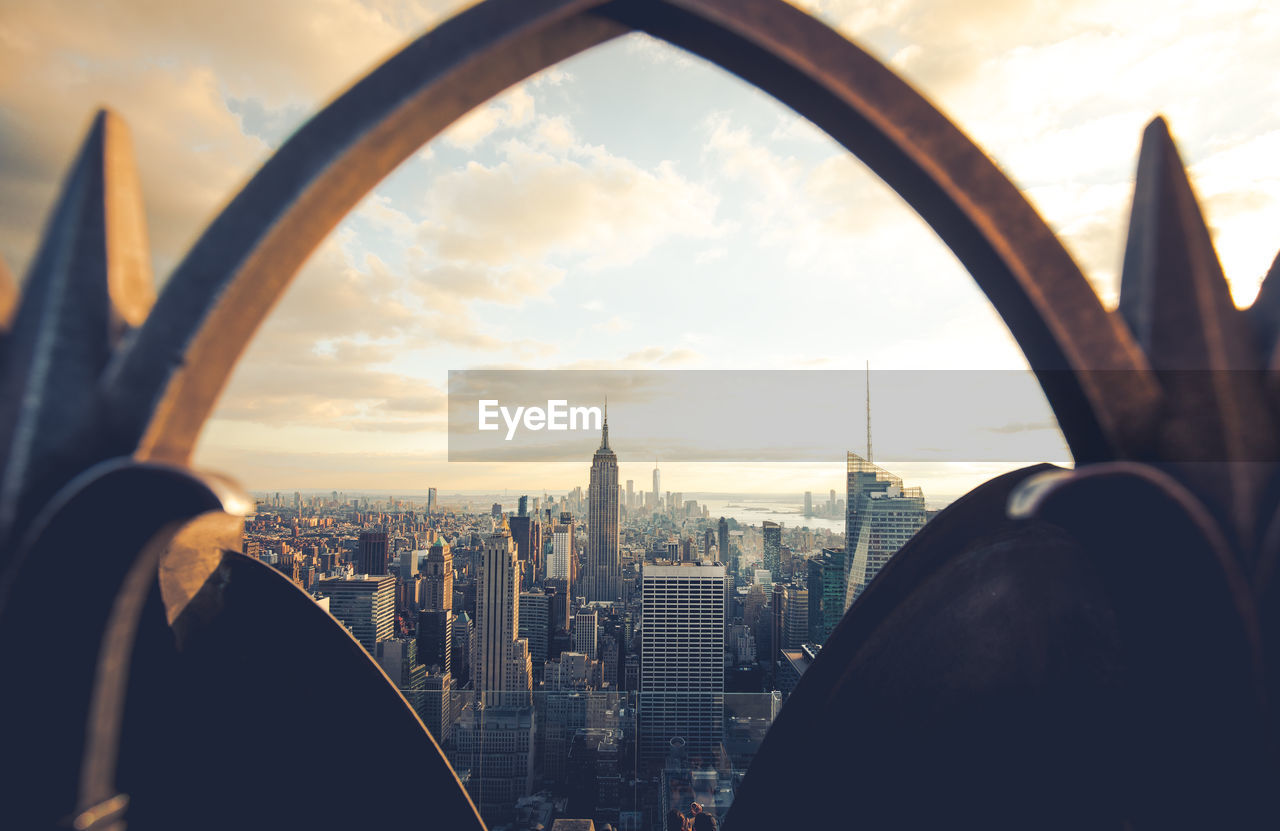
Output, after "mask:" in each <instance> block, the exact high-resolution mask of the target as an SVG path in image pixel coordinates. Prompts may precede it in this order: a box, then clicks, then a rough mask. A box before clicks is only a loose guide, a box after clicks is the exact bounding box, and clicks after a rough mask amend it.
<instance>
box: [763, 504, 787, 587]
mask: <svg viewBox="0 0 1280 831" xmlns="http://www.w3.org/2000/svg"><path fill="white" fill-rule="evenodd" d="M760 532H761V534H762V535H763V536H764V562H763V564H762V565H763V566H764V567H765V568H767V569H768V570H769V574H770V575H772V577H773V579H774V580H777V579H778V578H779V577H780V576H781V572H782V526H781V525H779V524H778V523H776V522H770V521H769V520H767V519H766V520H765V521H764V522H763V523H761V526H760Z"/></svg>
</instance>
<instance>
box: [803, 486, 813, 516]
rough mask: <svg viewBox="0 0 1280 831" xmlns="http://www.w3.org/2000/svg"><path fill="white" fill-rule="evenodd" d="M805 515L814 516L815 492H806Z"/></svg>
mask: <svg viewBox="0 0 1280 831" xmlns="http://www.w3.org/2000/svg"><path fill="white" fill-rule="evenodd" d="M804 515H805V516H813V491H805V492H804Z"/></svg>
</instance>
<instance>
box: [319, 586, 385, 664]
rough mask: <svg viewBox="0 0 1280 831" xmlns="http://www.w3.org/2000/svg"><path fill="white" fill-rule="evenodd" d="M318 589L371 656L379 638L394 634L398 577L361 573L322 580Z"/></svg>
mask: <svg viewBox="0 0 1280 831" xmlns="http://www.w3.org/2000/svg"><path fill="white" fill-rule="evenodd" d="M319 589H320V592H321V593H322V594H324V595H327V596H328V598H329V614H331V615H333V616H334V617H335V618H337V619H338V620H340V621H342V623H343V625H345V626H346V627H347V628H348V629H350V630H351V634H352V635H354V636H355V639H356V640H358V641H360V645H361V646H363V647H364V648H365V650H366V651H368V653H369V654H370V655H373V654H375V652H376V649H377V643H378V641H381V640H386V639H387V638H390V637H391V636H392V635H394V634H395V608H396V578H394V577H392V576H390V575H368V574H358V575H356V576H355V577H352V578H349V579H346V578H335V579H332V580H321V581H320V582H319Z"/></svg>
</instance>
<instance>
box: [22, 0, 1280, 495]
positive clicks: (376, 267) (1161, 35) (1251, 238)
mask: <svg viewBox="0 0 1280 831" xmlns="http://www.w3.org/2000/svg"><path fill="white" fill-rule="evenodd" d="M458 5H460V4H457V3H453V2H448V0H419V1H418V2H395V1H394V0H307V2H303V0H273V2H269V3H264V2H244V0H222V1H221V2H205V0H198V1H197V2H188V3H185V4H176V3H165V2H157V1H156V0H132V1H131V2H129V1H127V0H126V1H122V2H106V1H104V2H95V3H82V2H70V0H65V1H64V0H50V2H44V3H30V2H21V0H0V256H2V257H3V259H4V260H5V262H7V263H8V265H9V267H10V269H11V270H13V271H14V272H15V273H17V274H22V273H23V272H24V271H25V269H26V266H27V263H28V260H29V258H30V257H31V255H32V252H33V251H34V248H35V245H36V240H37V238H38V235H39V232H40V227H41V225H42V223H43V220H44V216H45V215H46V213H47V211H48V209H49V207H50V205H51V202H52V200H53V198H54V194H55V190H56V187H57V183H58V181H59V179H60V177H61V174H62V172H63V170H64V168H65V166H66V165H67V163H68V161H69V160H70V158H71V156H72V154H73V153H74V150H75V147H76V145H77V143H78V142H79V140H80V138H81V136H82V134H83V131H84V129H85V127H86V125H87V122H88V119H89V117H90V115H91V113H92V112H93V110H94V108H95V107H96V106H98V105H102V104H105V105H108V106H110V107H112V108H114V109H115V110H117V111H118V112H119V113H120V114H121V115H123V116H124V118H125V119H126V121H127V122H128V124H129V125H130V127H131V129H132V132H133V138H134V142H135V145H136V148H137V153H138V157H139V161H140V166H141V175H142V182H143V188H144V192H145V197H146V201H147V211H148V219H149V222H150V234H151V242H152V248H153V258H154V263H155V270H156V274H157V276H158V279H160V280H163V279H164V277H165V275H167V273H168V272H169V270H170V269H171V268H172V267H173V265H174V264H175V263H176V262H177V260H178V259H179V258H180V256H181V255H182V253H183V252H184V251H185V250H186V249H187V247H188V246H189V245H190V244H191V242H192V241H193V240H194V239H195V237H196V235H197V234H198V233H199V232H200V231H201V229H202V228H203V227H204V226H205V224H206V223H207V222H208V221H209V220H210V219H211V218H212V217H213V216H214V214H215V213H216V212H217V210H219V209H220V207H221V206H222V205H223V204H224V203H225V202H226V201H227V200H228V199H229V198H230V196H231V195H232V194H234V193H235V192H236V191H237V190H238V188H239V187H240V186H241V185H242V184H243V183H244V182H245V181H246V180H247V178H248V177H249V176H250V175H251V174H252V172H253V171H254V170H255V169H256V168H257V166H258V165H260V164H261V163H262V162H263V161H264V160H265V159H266V158H267V157H268V156H269V155H270V154H271V152H272V151H273V150H274V149H275V148H276V147H278V146H279V144H280V143H281V141H282V140H283V139H285V138H286V137H287V136H288V135H289V134H290V133H291V132H292V131H293V130H294V129H296V128H297V127H298V126H299V125H300V124H301V123H303V122H304V121H305V120H306V118H307V117H308V116H309V115H310V114H312V113H314V112H315V111H316V110H317V109H318V108H320V107H321V106H323V105H324V103H326V102H327V101H328V100H330V99H331V98H332V97H333V96H334V95H336V94H337V93H338V92H340V91H341V90H342V89H343V88H345V87H346V86H347V85H349V84H350V83H351V82H352V81H353V80H354V79H356V78H357V77H359V76H360V75H362V74H364V73H365V72H366V71H368V70H369V69H370V68H372V67H373V66H374V65H376V64H377V63H378V62H380V61H381V60H382V59H384V58H385V57H386V56H387V55H389V54H390V53H391V52H393V51H394V50H395V49H397V48H398V47H399V46H401V45H403V44H404V43H406V42H407V41H408V40H409V39H410V38H412V37H414V36H416V35H417V34H420V33H421V32H423V31H425V30H426V29H427V28H429V27H430V26H432V25H434V24H435V23H437V22H439V21H440V20H441V19H443V18H444V17H445V16H447V15H448V14H449V13H450V12H451V11H452V10H453V9H454V8H455V7H457V6H458ZM804 5H806V6H807V7H808V8H810V10H811V11H813V12H814V13H815V14H817V15H819V16H821V17H822V18H823V19H824V20H826V21H827V22H829V23H831V24H832V25H834V26H836V27H837V28H839V29H840V30H841V31H842V32H843V33H845V34H846V35H848V36H849V37H851V38H853V39H854V40H856V41H858V42H859V43H860V44H861V45H863V46H864V47H865V48H867V49H868V50H869V51H871V52H872V54H874V55H876V56H877V57H879V58H880V59H882V60H884V61H886V62H888V63H890V64H891V65H892V66H893V67H894V68H895V69H896V70H898V71H899V72H900V73H901V74H902V75H903V76H905V77H906V78H907V79H908V80H909V81H910V82H911V83H912V84H914V85H915V86H916V87H917V88H918V89H920V90H921V91H922V92H923V93H924V94H925V95H926V96H927V97H929V98H930V99H931V100H933V101H934V102H935V103H936V104H938V105H939V106H940V107H941V108H942V110H943V111H944V112H946V113H947V114H948V115H950V116H951V117H952V118H953V119H954V120H955V121H956V122H957V123H959V124H960V125H961V126H962V128H963V129H965V130H966V131H967V132H968V133H969V134H970V135H971V136H973V137H974V138H975V139H976V140H977V142H978V143H979V144H980V145H981V146H982V147H984V148H985V149H986V150H987V152H988V153H989V154H990V155H991V156H993V157H994V158H995V159H996V160H997V162H998V163H999V164H1000V165H1001V166H1002V167H1003V168H1004V170H1005V171H1006V172H1007V173H1008V174H1009V175H1010V176H1011V178H1012V179H1013V180H1014V181H1015V182H1016V183H1017V184H1018V185H1019V187H1021V188H1022V189H1024V191H1025V192H1026V193H1027V195H1028V196H1029V197H1030V198H1031V200H1032V201H1033V203H1034V204H1036V205H1037V207H1038V208H1039V209H1040V210H1041V212H1042V213H1043V215H1044V216H1045V217H1046V219H1047V220H1048V221H1049V223H1050V224H1051V225H1052V226H1053V227H1054V228H1055V229H1056V230H1057V231H1058V232H1059V234H1060V235H1061V236H1062V238H1063V239H1064V241H1065V242H1066V243H1067V245H1068V247H1069V248H1070V250H1071V251H1072V253H1073V254H1074V255H1075V257H1076V258H1077V260H1078V261H1079V262H1080V263H1081V265H1082V267H1083V268H1084V270H1085V272H1086V274H1088V275H1089V277H1090V279H1091V280H1092V281H1093V283H1094V285H1095V287H1096V289H1097V290H1098V292H1099V293H1100V295H1101V296H1102V297H1103V298H1104V300H1105V301H1106V302H1107V303H1108V304H1109V305H1110V304H1114V301H1115V297H1116V290H1117V278H1118V274H1117V272H1118V265H1119V262H1120V252H1121V244H1122V238H1123V230H1124V226H1125V219H1126V215H1127V211H1128V200H1129V198H1130V195H1131V189H1132V171H1133V168H1134V164H1135V160H1136V154H1137V146H1138V140H1139V136H1140V133H1141V130H1142V127H1143V125H1144V124H1145V123H1146V121H1147V120H1149V119H1150V118H1151V117H1152V116H1153V115H1155V114H1158V113H1159V114H1164V115H1165V116H1166V117H1168V119H1169V120H1170V124H1171V126H1172V129H1173V131H1174V134H1175V136H1176V138H1177V140H1178V141H1179V143H1180V147H1181V150H1182V152H1183V155H1184V158H1185V160H1186V161H1187V162H1188V164H1189V165H1190V167H1191V171H1192V175H1193V180H1194V184H1195V186H1196V188H1197V190H1198V192H1199V194H1200V197H1201V200H1202V202H1203V205H1204V208H1205V211H1206V213H1207V215H1208V218H1209V222H1210V224H1211V226H1212V229H1213V231H1214V235H1215V240H1216V243H1217V245H1218V248H1219V253H1220V256H1221V258H1222V261H1223V265H1224V267H1225V269H1226V272H1227V275H1228V277H1229V278H1230V280H1231V281H1232V290H1233V292H1234V294H1235V297H1236V300H1237V302H1238V303H1241V304H1247V303H1248V302H1250V301H1251V300H1252V298H1253V296H1254V294H1255V292H1256V291H1257V287H1258V283H1259V281H1260V279H1261V277H1262V275H1263V274H1264V273H1265V271H1266V269H1267V267H1268V266H1269V264H1270V262H1271V259H1272V257H1273V256H1274V255H1275V250H1276V247H1277V246H1278V245H1280V108H1277V107H1276V106H1275V102H1276V101H1277V100H1280V59H1278V58H1276V57H1275V44H1276V43H1280V12H1277V11H1276V10H1275V7H1274V4H1266V3H1248V2H1233V0H1212V1H1210V0H1204V1H1203V2H1201V1H1200V0H1195V1H1192V0H1183V1H1182V2H1179V0H1172V2H1161V3H1157V2H1154V0H1150V1H1149V2H1092V1H1091V0H1083V1H1082V2H1061V3H1054V2H1047V1H1045V0H1041V1H1039V2H1026V1H1025V0H1016V1H1015V0H975V2H965V3H956V2H946V0H891V1H890V2H865V0H857V1H855V0H808V2H806V3H805V4H804ZM865 360H870V361H871V363H872V365H873V366H874V367H877V368H886V369H887V368H893V369H955V370H962V369H975V368H983V369H988V368H1019V367H1023V366H1025V363H1024V361H1023V359H1022V357H1021V354H1020V352H1019V351H1018V349H1017V347H1016V346H1015V345H1014V344H1013V342H1012V341H1011V339H1010V338H1009V336H1008V333H1007V331H1006V330H1005V328H1004V326H1003V324H1002V323H1001V322H1000V320H999V318H998V317H997V316H996V315H995V314H994V312H993V311H992V309H991V308H990V306H989V304H988V303H987V302H986V300H985V299H984V297H983V296H982V294H981V293H980V292H979V291H978V290H977V289H976V287H975V286H974V285H973V283H972V280H971V279H970V278H969V277H968V275H967V274H966V273H965V272H964V271H963V269H961V268H960V267H959V265H958V264H957V263H956V261H955V260H954V258H953V257H952V256H951V255H950V253H949V252H948V251H947V250H946V249H945V247H943V246H942V245H941V244H940V243H939V242H938V240H937V239H936V238H935V237H934V235H933V234H932V232H931V231H930V230H929V229H928V228H927V226H925V225H924V224H923V223H922V222H920V221H919V220H918V219H917V218H916V217H915V215H914V214H913V213H912V212H911V211H910V210H909V209H907V208H906V207H905V206H904V205H903V204H902V203H901V202H900V200H898V198H897V197H896V196H895V195H894V194H893V193H892V192H890V191H889V190H888V189H887V188H885V187H884V186H883V185H882V184H880V183H879V181H878V180H877V179H875V177H874V176H872V175H871V174H869V173H868V172H867V171H866V170H865V169H864V168H863V167H862V166H861V165H860V164H859V163H858V162H857V161H856V160H854V159H852V158H851V157H850V156H849V155H848V154H847V153H845V152H844V151H843V150H842V149H841V148H839V147H838V146H837V145H835V144H834V143H833V142H832V141H831V140H830V139H828V138H827V137H826V136H825V135H824V134H822V133H821V132H819V131H817V130H816V129H814V128H813V127H812V126H810V125H809V124H807V122H805V121H803V120H801V119H799V118H798V117H796V116H795V115H794V114H793V113H791V112H790V111H789V110H787V109H786V108H785V107H784V106H782V105H780V104H778V103H777V102H775V101H773V100H772V99H770V98H768V97H767V96H765V95H764V94H763V93H760V92H759V91H757V90H755V89H754V88H752V87H749V86H747V85H745V84H744V83H742V82H740V81H738V80H737V79H735V78H734V77H732V76H730V75H728V74H727V73H725V72H723V71H722V70H719V69H718V68H716V67H714V66H711V65H709V64H707V63H705V62H703V61H701V60H700V59H697V58H694V57H692V56H689V55H687V54H685V53H682V52H680V51H678V50H675V49H673V48H671V47H668V46H666V45H665V44H662V43H660V42H657V41H654V40H652V39H649V38H647V37H644V36H641V35H630V36H627V37H624V38H621V39H619V40H617V41H614V42H612V43H610V44H606V45H605V46H602V47H600V48H597V49H595V50H593V51H591V52H588V53H586V54H584V55H581V56H579V57H577V58H575V59H573V60H570V61H568V62H566V63H564V64H561V65H559V66H556V67H554V68H552V69H550V70H547V71H545V72H543V73H541V74H540V75H538V76H537V77H534V78H531V79H529V80H527V81H526V82H524V83H522V84H520V85H518V86H517V87H515V88H513V89H511V90H508V91H507V92H506V93H504V94H503V95H501V96H499V97H498V98H497V99H495V100H493V101H491V102H489V103H488V104H487V105H485V106H484V107H482V108H480V109H478V110H476V111H474V112H473V113H471V114H470V115H469V116H467V117H466V118H465V119H463V120H462V121H460V122H459V123H457V124H456V125H454V127H452V128H451V129H450V130H449V131H448V132H447V133H446V134H444V135H442V136H441V137H439V138H438V139H437V140H435V141H433V142H432V143H431V144H429V145H428V146H426V147H424V148H423V149H422V151H421V152H420V153H418V154H417V155H416V156H415V157H414V158H413V159H412V160H410V161H409V162H407V163H406V164H404V165H403V166H402V167H401V168H400V169H399V170H398V171H397V172H396V173H395V174H394V175H392V176H391V177H390V178H389V179H387V180H386V181H385V182H383V183H382V185H381V186H380V187H379V188H378V189H377V190H376V191H375V192H374V193H373V194H372V195H370V197H369V198H368V199H366V200H365V201H364V203H363V204H362V205H361V206H360V207H359V208H358V209H357V210H356V211H355V212H354V213H353V214H352V215H351V216H350V217H348V218H347V220H346V221H345V222H343V223H342V225H341V226H340V227H339V229H338V230H337V231H336V232H335V233H334V234H333V235H332V237H331V238H330V239H329V240H328V241H327V242H326V243H325V244H324V245H323V246H322V247H321V248H320V249H319V250H318V251H317V252H316V253H315V255H314V256H313V257H312V259H311V261H310V262H309V264H308V265H307V266H306V267H305V268H304V269H303V271H302V273H301V274H300V275H299V277H298V279H297V280H296V281H295V283H294V285H293V287H292V288H291V289H290V291H289V293H288V294H287V296H286V297H285V299H284V300H283V301H282V302H281V304H280V305H279V306H278V307H277V309H276V310H275V311H274V312H273V314H272V315H271V316H270V317H269V318H268V320H267V322H266V324H265V325H264V327H263V328H262V330H261V331H260V332H259V334H258V336H257V337H256V339H255V340H254V342H253V343H252V344H251V345H250V347H249V349H248V351H247V353H246V355H245V358H244V359H243V360H242V362H241V363H240V365H239V367H238V368H237V370H236V373H235V375H234V376H233V378H232V380H231V383H230V385H229V386H228V388H227V390H226V392H225V394H224V396H223V398H222V400H221V402H220V405H219V407H218V409H217V411H216V413H215V415H214V417H213V419H212V420H211V421H210V423H209V424H208V426H207V427H206V429H205V433H204V435H203V438H202V440H201V443H200V446H199V449H198V452H197V455H196V462H197V464H199V465H201V466H205V467H212V468H215V469H220V470H223V471H226V472H229V473H231V474H233V475H235V476H237V477H239V478H240V480H241V481H242V482H243V483H244V484H246V485H247V486H248V487H250V488H255V489H257V488H261V489H293V488H312V487H315V488H342V489H348V490H354V489H359V488H371V489H372V488H378V489H391V490H406V491H421V490H423V489H425V488H426V487H427V486H429V485H435V486H438V487H440V488H442V489H448V490H453V489H482V488H483V489H488V488H504V487H509V488H511V489H513V490H520V489H527V490H539V489H542V488H549V489H559V488H566V487H572V486H574V485H578V484H585V481H586V474H587V469H586V467H587V462H586V460H585V459H584V460H583V463H582V464H580V465H574V464H568V465H564V464H561V465H547V464H542V465H532V464H518V465H505V466H504V465H497V464H461V463H453V464H450V463H448V462H447V461H445V447H446V444H445V400H444V396H443V393H444V390H445V383H446V376H447V372H448V370H450V369H468V368H480V367H500V368H530V369H551V368H588V367H589V368H624V367H625V368H633V369H728V368H734V369H805V368H814V369H854V368H861V367H862V366H863V362H864V361H865ZM762 394H764V393H763V392H762ZM793 403H794V406H795V408H796V411H797V413H798V414H803V413H804V412H805V410H806V409H812V408H822V407H823V406H824V402H823V400H820V399H816V400H798V401H795V402H793ZM880 407H884V408H891V402H878V412H884V410H881V409H879V408H880ZM946 416H947V412H946V404H945V402H939V403H938V418H939V419H945V418H946ZM850 417H851V418H853V419H856V420H857V421H858V423H859V424H861V414H860V413H853V414H851V416H850ZM1020 417H1021V416H1020ZM1005 426H1007V425H999V424H996V425H992V427H993V429H1000V428H1002V427H1005ZM611 427H612V428H613V436H614V445H615V447H617V448H618V449H619V451H620V453H621V456H622V463H623V464H622V478H623V479H626V478H634V479H636V480H637V481H638V482H647V481H648V475H649V474H648V471H649V468H650V467H651V461H650V460H647V459H629V458H627V456H626V453H625V434H626V426H625V425H623V424H618V423H616V422H614V421H611ZM852 449H858V448H852ZM842 450H843V448H833V459H832V463H831V464H829V465H822V464H809V465H781V464H773V465H754V466H742V465H729V464H707V465H692V464H688V465H677V464H671V465H664V469H665V471H666V472H665V475H664V484H665V485H667V486H670V487H672V488H680V489H682V490H686V491H696V490H721V491H725V490H761V491H772V492H776V491H786V490H814V491H825V490H826V489H827V488H830V487H836V488H839V487H840V482H841V480H842V470H843V464H842V456H841V451H842ZM885 461H886V464H887V463H888V460H885ZM1028 461H1030V460H1028ZM1008 467H1010V465H1008V464H1004V465H1001V464H981V465H980V464H968V465H966V464H949V465H940V464H937V465H929V464H911V465H905V466H903V467H902V469H900V470H898V472H900V473H902V474H903V475H904V476H905V477H906V478H907V479H908V480H909V481H911V482H916V483H919V484H921V485H923V486H924V488H925V490H926V494H928V495H930V496H933V497H941V496H954V495H957V494H959V493H961V492H963V491H964V490H965V489H967V488H968V487H970V486H971V485H973V484H975V483H976V482H978V481H981V480H982V479H983V478H986V476H988V475H990V474H991V473H993V472H997V471H999V470H1002V469H1006V468H1008Z"/></svg>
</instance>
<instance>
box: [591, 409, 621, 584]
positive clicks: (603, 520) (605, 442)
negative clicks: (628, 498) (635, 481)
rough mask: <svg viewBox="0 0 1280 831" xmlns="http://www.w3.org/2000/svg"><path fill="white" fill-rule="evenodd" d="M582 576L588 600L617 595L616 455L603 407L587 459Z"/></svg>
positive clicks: (619, 569) (619, 562) (607, 415)
mask: <svg viewBox="0 0 1280 831" xmlns="http://www.w3.org/2000/svg"><path fill="white" fill-rule="evenodd" d="M585 570H586V574H585V575H583V576H584V578H585V579H584V580H583V588H584V593H585V594H586V598H587V600H588V601H592V600H607V601H613V600H616V599H617V598H618V594H619V588H620V587H619V585H618V578H619V575H620V574H621V573H622V563H621V560H620V559H619V555H618V457H617V456H615V455H614V453H613V450H612V449H611V448H610V447H609V411H608V410H607V409H606V410H605V415H604V424H603V426H602V429H601V434H600V448H599V449H598V450H596V452H595V455H594V456H593V457H592V459H591V487H590V494H589V497H588V510H587V563H586V569H585Z"/></svg>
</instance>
